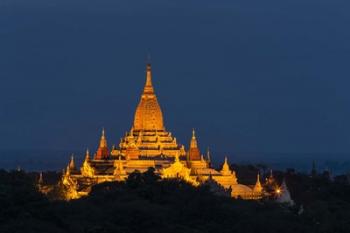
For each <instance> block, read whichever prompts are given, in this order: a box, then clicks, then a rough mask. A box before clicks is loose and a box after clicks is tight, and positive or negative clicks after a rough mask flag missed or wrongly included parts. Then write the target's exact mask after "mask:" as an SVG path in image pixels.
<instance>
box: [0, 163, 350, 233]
mask: <svg viewBox="0 0 350 233" xmlns="http://www.w3.org/2000/svg"><path fill="white" fill-rule="evenodd" d="M285 177H286V179H287V181H288V186H289V189H290V192H291V194H292V197H293V199H294V200H295V202H296V203H297V204H296V205H295V206H294V207H288V206H284V205H280V204H277V203H275V202H274V201H271V200H262V201H243V200H234V199H231V198H227V197H221V196H215V195H213V194H212V193H211V192H210V191H209V188H208V187H207V186H200V187H198V188H195V187H193V186H191V185H189V184H187V183H186V182H183V181H181V180H160V179H159V177H158V176H157V175H155V174H154V172H153V170H151V169H150V170H149V171H147V172H146V173H139V172H134V173H133V174H132V175H130V176H129V178H128V179H127V180H126V182H109V183H102V184H99V185H96V186H94V187H93V189H92V191H91V194H90V195H89V196H87V197H85V198H81V199H79V200H74V201H69V202H65V201H54V200H49V199H48V198H47V197H46V196H44V195H42V194H40V193H39V192H38V191H37V186H36V185H37V184H36V179H37V175H34V174H28V173H25V172H18V171H11V172H7V171H0V232H1V233H7V232H11V233H14V232H21V233H22V232H23V233H26V232H28V233H29V232H48V233H51V232H52V233H55V232H60V233H61V232H72V233H73V232H74V233H80V232H86V233H88V232H89V233H93V232H96V233H104V232H106V233H107V232H113V233H116V232H142V233H147V232H167V233H171V232H176V233H178V232H200V233H205V232H216V233H225V232H230V233H232V232H237V233H240V232H242V233H243V232H244V233H250V232H251V233H256V232H272V233H273V232H278V233H279V232H284V233H288V232H293V233H294V232H308V233H310V232H311V233H312V232H324V233H326V232H350V220H349V219H350V188H349V185H346V184H343V183H337V182H330V181H329V180H328V179H326V178H324V177H322V176H320V177H313V178H311V177H309V176H308V175H303V174H295V173H287V174H285ZM301 206H303V207H302V208H301Z"/></svg>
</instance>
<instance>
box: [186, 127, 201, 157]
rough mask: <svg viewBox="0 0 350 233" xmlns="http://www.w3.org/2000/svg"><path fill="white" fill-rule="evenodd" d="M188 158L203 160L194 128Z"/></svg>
mask: <svg viewBox="0 0 350 233" xmlns="http://www.w3.org/2000/svg"><path fill="white" fill-rule="evenodd" d="M188 159H189V160H190V161H193V160H201V152H200V150H199V148H198V143H197V138H196V132H195V131H194V129H193V130H192V138H191V143H190V148H189V150H188Z"/></svg>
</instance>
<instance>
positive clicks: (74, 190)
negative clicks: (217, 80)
mask: <svg viewBox="0 0 350 233" xmlns="http://www.w3.org/2000/svg"><path fill="white" fill-rule="evenodd" d="M150 167H152V168H154V169H155V171H156V173H157V174H159V175H160V176H161V177H162V178H163V179H169V178H178V179H183V180H185V181H187V182H189V183H191V184H192V185H194V186H198V185H200V184H202V183H211V184H212V183H214V184H216V185H218V186H220V187H221V188H222V189H224V190H225V191H226V192H228V193H229V194H230V195H231V196H232V197H234V198H238V197H240V198H243V199H259V198H261V197H262V192H263V190H262V186H261V184H260V181H259V175H258V176H257V181H256V184H255V185H252V186H247V185H243V184H239V183H238V180H237V177H236V173H235V171H233V170H231V169H230V166H229V164H228V161H227V158H225V161H224V163H223V165H222V167H221V168H220V169H219V170H215V169H214V168H212V167H211V162H210V154H209V151H208V152H207V155H206V156H204V155H203V154H202V153H201V151H200V149H199V147H198V142H197V138H196V134H195V131H194V130H193V131H192V138H191V141H190V142H189V146H188V149H186V148H185V146H184V145H181V144H179V143H178V142H177V139H176V138H175V137H174V136H173V135H172V133H171V132H169V131H167V129H166V128H165V126H164V121H163V114H162V110H161V108H160V105H159V102H158V99H157V96H156V94H155V91H154V88H153V84H152V71H151V65H150V64H147V67H146V83H145V86H144V89H143V93H142V95H141V99H140V102H139V104H138V106H137V108H136V112H135V117H134V122H133V125H132V127H131V129H130V131H129V132H127V133H126V134H125V136H124V137H123V138H121V140H120V143H119V145H118V146H117V147H115V146H113V147H111V148H109V147H108V144H107V139H106V135H105V131H104V130H102V135H101V139H100V142H99V146H98V149H97V151H96V152H95V153H94V154H90V152H89V150H87V151H86V155H85V159H84V162H83V164H82V165H81V167H80V168H78V167H76V164H75V161H74V158H73V157H72V158H71V160H70V162H69V164H68V166H67V168H66V169H65V170H64V173H63V176H62V184H63V185H64V186H65V188H66V189H67V190H68V191H67V194H66V196H67V197H66V198H67V199H74V198H79V197H81V196H84V195H87V194H88V193H89V192H90V190H91V187H92V186H93V185H95V184H98V183H101V182H106V181H123V180H125V179H126V178H127V177H128V175H129V174H130V173H132V172H134V171H135V170H138V171H140V172H144V171H146V170H147V169H148V168H150Z"/></svg>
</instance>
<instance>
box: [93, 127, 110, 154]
mask: <svg viewBox="0 0 350 233" xmlns="http://www.w3.org/2000/svg"><path fill="white" fill-rule="evenodd" d="M108 156H109V150H108V146H107V139H106V136H105V130H104V129H102V135H101V139H100V144H99V147H98V149H97V151H96V154H95V159H96V160H101V159H107V158H108Z"/></svg>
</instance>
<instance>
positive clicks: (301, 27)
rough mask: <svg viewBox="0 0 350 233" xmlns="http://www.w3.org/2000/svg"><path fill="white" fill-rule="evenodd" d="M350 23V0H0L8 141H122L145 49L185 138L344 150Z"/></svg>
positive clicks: (348, 149) (3, 130)
mask: <svg viewBox="0 0 350 233" xmlns="http://www.w3.org/2000/svg"><path fill="white" fill-rule="evenodd" d="M349 25H350V1H348V0H284V1H281V0H265V1H261V0H251V1H247V0H234V1H232V0H225V1H209V0H202V1H191V0H186V1H185V0H184V1H170V0H151V1H131V0H128V1H126V0H125V1H120V0H99V1H96V0H94V1H92V0H0V79H1V84H0V149H24V150H26V149H29V150H32V149H64V150H83V149H85V148H86V147H90V148H91V149H95V146H96V144H97V140H98V138H99V136H100V129H101V128H102V127H105V128H106V131H107V136H108V140H109V144H113V143H118V142H119V138H120V137H121V136H123V135H124V132H125V131H127V130H129V129H130V127H131V124H132V119H133V115H134V110H135V108H136V105H137V103H138V101H139V96H140V93H141V91H142V87H143V85H144V81H145V77H144V70H145V64H144V63H145V57H146V54H147V51H150V53H151V56H152V64H153V81H154V86H155V88H156V92H157V95H158V99H159V101H160V104H161V106H162V109H163V113H164V118H165V124H166V127H167V129H168V130H170V131H172V132H173V134H174V135H175V136H176V137H177V139H178V141H179V142H181V143H183V144H185V145H186V146H187V145H188V142H189V138H190V135H191V129H192V128H193V127H194V128H196V129H197V135H198V138H199V140H200V141H199V144H200V146H201V148H202V149H203V150H204V149H205V148H206V146H210V147H211V148H213V150H214V151H217V152H218V153H221V156H222V154H224V153H227V154H229V155H231V154H239V153H274V152H277V153H278V152H285V153H350V121H349V120H350V92H349V87H350V70H349V69H350V68H349V64H350V29H349ZM247 159H249V157H248V158H247Z"/></svg>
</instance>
